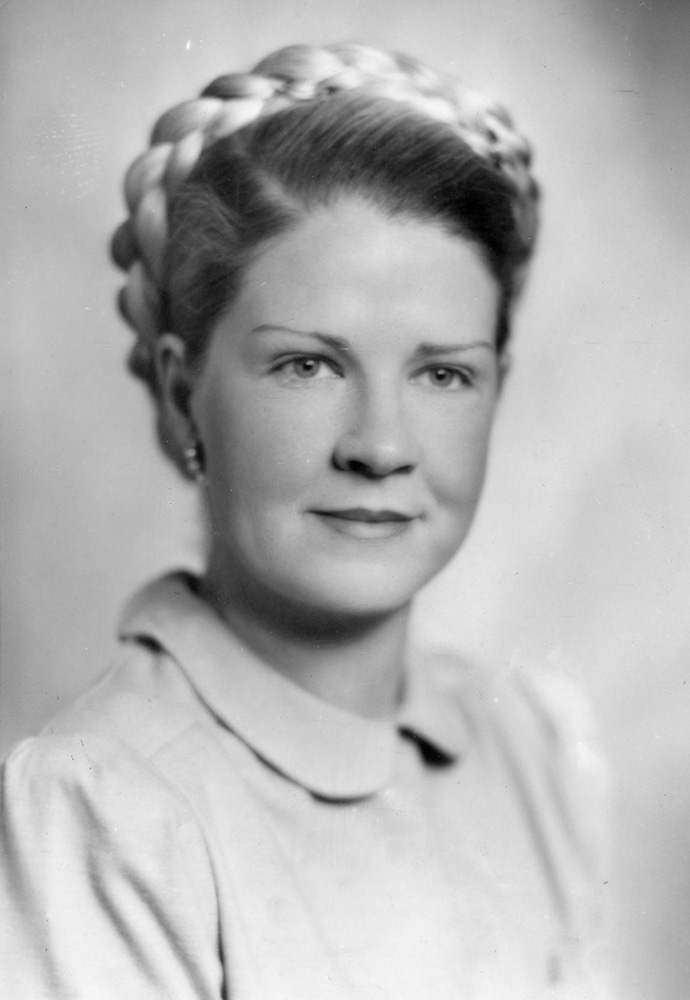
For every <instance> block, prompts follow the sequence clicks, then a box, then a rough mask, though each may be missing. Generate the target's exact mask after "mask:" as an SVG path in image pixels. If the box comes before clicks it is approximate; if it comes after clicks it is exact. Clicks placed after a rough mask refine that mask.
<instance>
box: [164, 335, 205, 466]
mask: <svg viewBox="0 0 690 1000" xmlns="http://www.w3.org/2000/svg"><path fill="white" fill-rule="evenodd" d="M155 351H156V353H155V364H156V377H157V383H158V391H159V399H158V407H159V425H160V432H161V435H162V437H163V440H164V445H165V447H166V449H167V451H168V453H169V454H170V455H171V456H172V457H173V458H174V460H175V462H176V464H177V466H178V468H179V470H180V471H181V472H182V474H183V475H185V476H188V472H187V470H186V467H185V461H184V452H185V449H186V448H188V447H189V445H190V444H193V443H194V442H196V441H197V439H198V434H197V431H196V428H195V426H194V420H193V418H192V414H191V397H192V391H193V388H194V376H193V372H192V371H191V370H190V367H189V365H188V363H187V349H186V347H185V343H184V341H183V340H182V338H181V337H178V336H177V335H176V334H174V333H164V334H162V335H161V336H160V337H158V339H157V340H156V348H155Z"/></svg>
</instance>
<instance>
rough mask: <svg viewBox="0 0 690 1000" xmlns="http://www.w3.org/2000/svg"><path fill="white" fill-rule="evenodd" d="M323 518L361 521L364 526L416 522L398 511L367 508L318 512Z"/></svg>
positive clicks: (408, 515)
mask: <svg viewBox="0 0 690 1000" xmlns="http://www.w3.org/2000/svg"><path fill="white" fill-rule="evenodd" d="M314 513H315V514H319V515H320V516H321V517H332V518H336V519H337V520H339V521H359V522H360V523H362V524H388V523H391V522H392V523H396V524H404V523H406V522H408V521H412V520H414V518H413V517H412V516H411V515H410V514H401V513H400V511H397V510H370V509H369V508H367V507H349V508H346V509H343V510H317V511H314Z"/></svg>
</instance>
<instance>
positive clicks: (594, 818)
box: [517, 672, 617, 1000]
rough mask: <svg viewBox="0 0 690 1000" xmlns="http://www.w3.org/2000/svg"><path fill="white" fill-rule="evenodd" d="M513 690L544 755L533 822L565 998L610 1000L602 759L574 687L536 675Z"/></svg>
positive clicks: (606, 787)
mask: <svg viewBox="0 0 690 1000" xmlns="http://www.w3.org/2000/svg"><path fill="white" fill-rule="evenodd" d="M517 687H518V690H519V691H520V693H521V696H522V698H523V699H524V704H525V706H526V710H527V711H526V716H527V718H528V720H529V725H530V726H531V727H532V729H533V731H534V732H535V735H537V734H538V736H537V739H538V743H539V744H540V746H541V748H542V753H543V764H542V767H541V768H540V770H541V773H542V776H543V777H542V781H543V782H544V787H543V788H542V789H541V790H540V791H538V792H537V794H536V795H535V799H534V801H535V814H537V813H538V814H539V816H540V822H541V823H543V824H544V828H545V842H548V843H549V844H550V845H551V846H550V849H551V851H552V852H553V853H552V865H553V870H554V873H555V874H556V875H557V878H558V881H559V882H560V891H561V895H562V903H563V907H564V911H565V915H566V917H567V922H568V926H569V942H568V944H569V947H568V949H567V951H568V952H569V961H568V962H567V966H568V967H569V976H568V977H567V978H570V977H572V978H571V979H570V983H571V986H572V990H571V992H568V991H567V989H566V990H565V994H564V995H566V996H567V997H568V998H570V997H571V996H572V997H573V998H584V997H586V998H587V1000H589V998H592V1000H610V998H612V997H615V996H617V989H616V986H615V974H614V972H615V970H614V969H613V966H612V960H611V953H610V952H611V941H610V913H609V911H610V905H609V890H608V885H609V865H610V845H609V832H608V831H609V798H610V776H609V770H608V766H607V764H606V759H605V756H604V755H603V754H602V753H601V752H600V749H599V746H598V743H599V740H598V737H597V734H596V726H595V725H594V723H593V720H592V715H591V712H590V710H589V705H588V704H587V702H586V700H585V699H584V698H583V697H582V695H581V693H580V691H579V689H578V688H577V687H575V686H574V685H572V684H571V683H570V682H568V681H566V680H564V679H562V678H559V677H553V676H550V675H548V674H545V673H537V672H533V673H528V674H525V675H524V676H522V677H521V678H520V679H519V680H517ZM539 784H541V782H535V785H536V786H538V785H539ZM536 825H538V823H537V822H535V826H536Z"/></svg>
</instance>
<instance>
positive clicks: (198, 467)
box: [183, 441, 204, 483]
mask: <svg viewBox="0 0 690 1000" xmlns="http://www.w3.org/2000/svg"><path fill="white" fill-rule="evenodd" d="M183 456H184V465H185V469H186V470H187V475H188V476H189V478H190V479H193V480H194V481H195V482H197V483H202V482H203V481H204V449H203V447H202V444H201V441H194V442H192V444H190V445H188V446H187V447H186V448H185V450H184V452H183Z"/></svg>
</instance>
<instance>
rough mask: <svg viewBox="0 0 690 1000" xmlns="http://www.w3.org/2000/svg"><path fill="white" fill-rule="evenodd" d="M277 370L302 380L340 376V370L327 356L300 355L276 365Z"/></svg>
mask: <svg viewBox="0 0 690 1000" xmlns="http://www.w3.org/2000/svg"><path fill="white" fill-rule="evenodd" d="M274 370H275V371H277V372H279V373H280V374H281V375H283V376H284V377H285V378H286V379H289V380H296V379H298V380H299V381H302V382H307V381H312V382H313V381H317V380H319V379H324V378H338V376H339V374H340V373H339V372H338V371H336V369H335V366H334V365H333V363H332V362H331V361H327V360H326V359H325V358H319V357H314V356H313V355H309V354H305V355H300V356H299V357H292V358H288V360H287V361H281V362H280V363H279V364H278V365H276V367H275V369H274Z"/></svg>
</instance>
